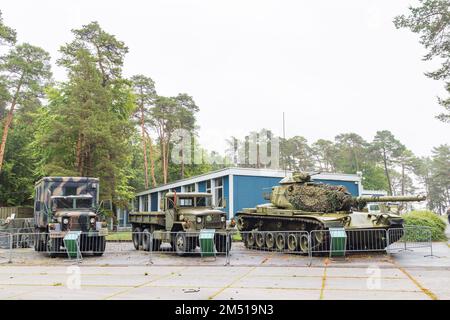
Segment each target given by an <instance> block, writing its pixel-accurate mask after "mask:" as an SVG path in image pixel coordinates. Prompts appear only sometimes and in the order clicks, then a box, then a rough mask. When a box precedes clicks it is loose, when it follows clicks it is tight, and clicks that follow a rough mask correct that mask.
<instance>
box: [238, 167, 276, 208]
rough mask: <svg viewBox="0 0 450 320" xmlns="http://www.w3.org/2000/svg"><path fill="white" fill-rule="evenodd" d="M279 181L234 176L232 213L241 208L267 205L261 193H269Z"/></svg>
mask: <svg viewBox="0 0 450 320" xmlns="http://www.w3.org/2000/svg"><path fill="white" fill-rule="evenodd" d="M280 180H281V179H280V178H274V177H255V176H237V175H236V176H234V183H233V184H234V192H233V196H234V213H236V212H237V211H239V210H242V209H243V208H253V207H255V206H256V205H257V204H261V203H267V202H268V201H267V200H264V198H263V193H265V192H270V191H271V188H272V187H273V186H275V185H277V184H278V183H279V182H280Z"/></svg>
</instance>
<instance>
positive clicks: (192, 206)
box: [130, 192, 231, 255]
mask: <svg viewBox="0 0 450 320" xmlns="http://www.w3.org/2000/svg"><path fill="white" fill-rule="evenodd" d="M211 197H212V195H211V194H210V193H206V192H189V193H188V192H182V193H178V192H168V193H166V194H165V195H164V197H163V198H162V199H161V202H160V208H161V211H152V212H134V213H131V214H130V222H131V224H132V230H133V243H134V247H135V248H136V249H137V250H139V249H140V247H142V248H143V249H144V250H150V237H151V238H152V241H151V242H152V250H153V251H158V250H159V249H160V246H161V244H162V243H169V244H170V245H171V248H172V250H173V251H176V252H177V253H178V254H179V255H184V254H186V253H188V252H190V251H193V250H195V248H196V247H197V246H198V244H199V242H198V235H199V232H200V230H202V229H214V230H215V232H216V235H215V240H216V249H217V251H218V252H225V249H226V245H227V243H228V245H229V244H230V243H231V242H229V241H227V239H226V230H227V221H226V213H225V212H223V211H221V210H219V209H216V208H214V206H213V204H212V201H211Z"/></svg>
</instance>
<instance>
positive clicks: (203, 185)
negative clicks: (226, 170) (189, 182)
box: [198, 181, 206, 192]
mask: <svg viewBox="0 0 450 320" xmlns="http://www.w3.org/2000/svg"><path fill="white" fill-rule="evenodd" d="M198 192H206V181H201V182H199V183H198Z"/></svg>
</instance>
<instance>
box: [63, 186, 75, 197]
mask: <svg viewBox="0 0 450 320" xmlns="http://www.w3.org/2000/svg"><path fill="white" fill-rule="evenodd" d="M64 195H65V196H76V195H77V187H64Z"/></svg>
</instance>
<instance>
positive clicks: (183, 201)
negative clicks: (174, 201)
mask: <svg viewBox="0 0 450 320" xmlns="http://www.w3.org/2000/svg"><path fill="white" fill-rule="evenodd" d="M178 205H179V206H180V207H193V206H194V199H192V198H180V199H179V200H178Z"/></svg>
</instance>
